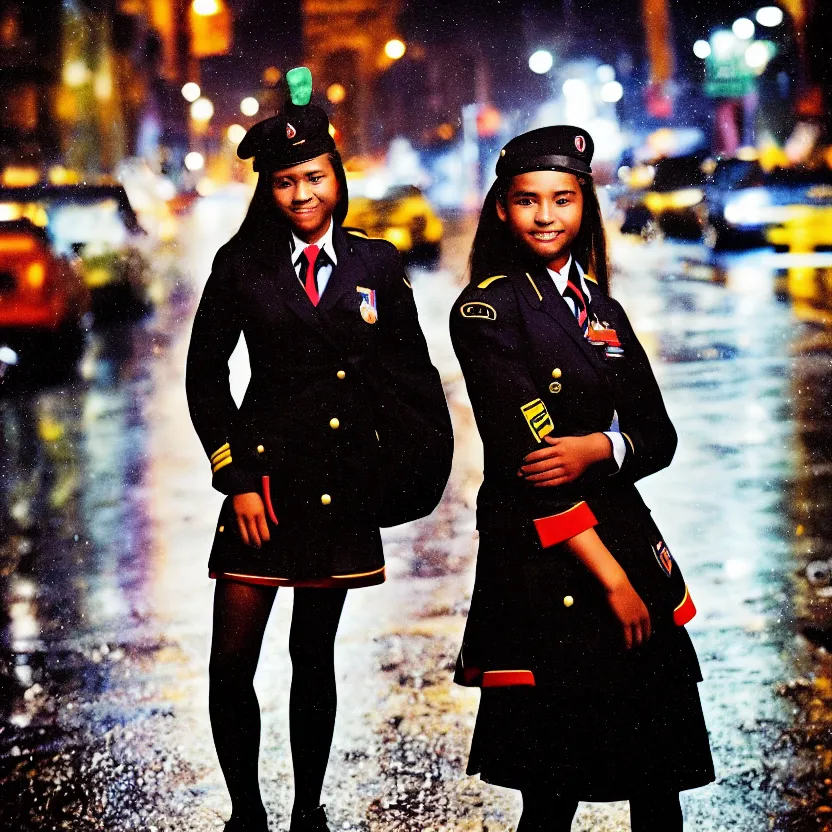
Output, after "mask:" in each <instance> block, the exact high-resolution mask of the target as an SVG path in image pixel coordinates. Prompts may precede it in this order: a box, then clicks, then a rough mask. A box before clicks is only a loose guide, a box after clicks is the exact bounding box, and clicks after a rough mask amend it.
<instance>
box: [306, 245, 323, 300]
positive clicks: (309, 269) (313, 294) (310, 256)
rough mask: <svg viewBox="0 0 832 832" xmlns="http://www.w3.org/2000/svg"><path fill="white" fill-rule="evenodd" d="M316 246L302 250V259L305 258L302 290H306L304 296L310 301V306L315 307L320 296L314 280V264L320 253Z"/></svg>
mask: <svg viewBox="0 0 832 832" xmlns="http://www.w3.org/2000/svg"><path fill="white" fill-rule="evenodd" d="M320 251H321V250H320V249H319V248H318V246H307V247H306V248H305V249H304V250H303V257H305V258H306V280H305V281H304V284H303V288H304V289H306V294H307V295H309V300H311V301H312V306H317V305H318V301H319V300H320V296H319V295H318V283H317V281H316V280H315V262H316V260H317V259H318V254H319V253H320Z"/></svg>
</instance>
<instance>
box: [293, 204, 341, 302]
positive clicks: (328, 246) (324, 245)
mask: <svg viewBox="0 0 832 832" xmlns="http://www.w3.org/2000/svg"><path fill="white" fill-rule="evenodd" d="M333 227H334V223H333V222H332V220H331V219H330V221H329V228H327V230H326V231H325V232H324V235H323V236H322V237H321V238H320V239H318V240H315V242H314V243H305V242H304V241H303V240H301V239H300V237H298V236H297V235H296V234H295V232H294V231H293V232H292V264H293V265H294V267H295V274H296V275H297V276H298V280H300V282H301V283H304V284H305V283H306V275H305V274H302V272H303V263H302V262H301V255H302V254H303V250H304V249H305V248H306V247H307V246H310V245H316V246H317V247H318V248H319V249H320V250H321V251H325V252H326V256H327V257H329V259H330V260H331V261H332V265H330V264H329V263H327V264H326V265H325V266H321V267H320V268H319V269H318V272H317V278H318V281H317V282H318V297H321V296H322V295H323V293H324V289H326V285H327V283H329V278H330V277H332V268H333V266H334V265H336V264H337V263H338V258H337V257H336V256H335V246H334V245H333V244H332V229H333Z"/></svg>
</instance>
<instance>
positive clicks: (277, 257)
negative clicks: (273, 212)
mask: <svg viewBox="0 0 832 832" xmlns="http://www.w3.org/2000/svg"><path fill="white" fill-rule="evenodd" d="M252 247H253V254H254V256H255V257H256V258H257V259H258V260H259V261H260V262H261V263H262V264H263V265H264V266H266V267H267V269H268V272H267V273H268V275H269V279H270V281H271V283H272V285H273V286H274V289H275V291H276V293H277V294H278V296H279V297H280V298H281V299H282V301H283V303H285V304H286V306H287V307H288V308H289V309H290V310H291V311H292V312H294V313H295V315H297V316H298V317H299V318H300V319H301V320H302V321H303V322H304V323H306V324H308V325H309V326H310V327H312V329H314V330H315V331H316V332H317V333H319V334H320V335H321V336H323V337H324V338H325V339H326V340H330V339H329V336H328V333H327V328H326V326H325V325H324V321H323V320H322V319H321V316H320V315H319V314H318V310H319V309H320V304H318V307H317V308H316V307H315V306H313V305H312V302H311V301H310V300H309V296H308V295H307V294H306V290H305V289H304V288H303V286H302V285H301V282H300V280H298V275H297V272H296V271H295V267H294V265H293V264H292V253H291V244H290V242H289V238H288V236H287V235H285V234H280V233H275V229H274V228H269V227H268V225H264V227H263V228H262V229H261V230H260V233H258V234H257V235H256V236H255V237H254V239H253V240H252ZM328 289H329V287H327V291H328ZM324 296H326V292H324Z"/></svg>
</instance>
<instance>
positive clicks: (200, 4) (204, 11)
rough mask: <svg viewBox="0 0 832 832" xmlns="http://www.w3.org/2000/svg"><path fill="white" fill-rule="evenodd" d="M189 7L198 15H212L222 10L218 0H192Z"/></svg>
mask: <svg viewBox="0 0 832 832" xmlns="http://www.w3.org/2000/svg"><path fill="white" fill-rule="evenodd" d="M191 8H192V9H193V10H194V14H198V15H200V17H212V16H213V15H215V14H219V13H220V12H221V11H222V8H221V6H220V3H219V0H194V2H193V3H191Z"/></svg>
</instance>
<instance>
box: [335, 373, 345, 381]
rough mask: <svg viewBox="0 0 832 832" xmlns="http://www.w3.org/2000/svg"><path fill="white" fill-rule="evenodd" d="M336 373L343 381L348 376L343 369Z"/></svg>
mask: <svg viewBox="0 0 832 832" xmlns="http://www.w3.org/2000/svg"><path fill="white" fill-rule="evenodd" d="M335 375H337V376H338V378H340V379H341V381H343V380H344V379H345V378H346V377H347V374H346V373H345V372H344V371H343V370H338V372H337V373H336V374H335Z"/></svg>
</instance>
